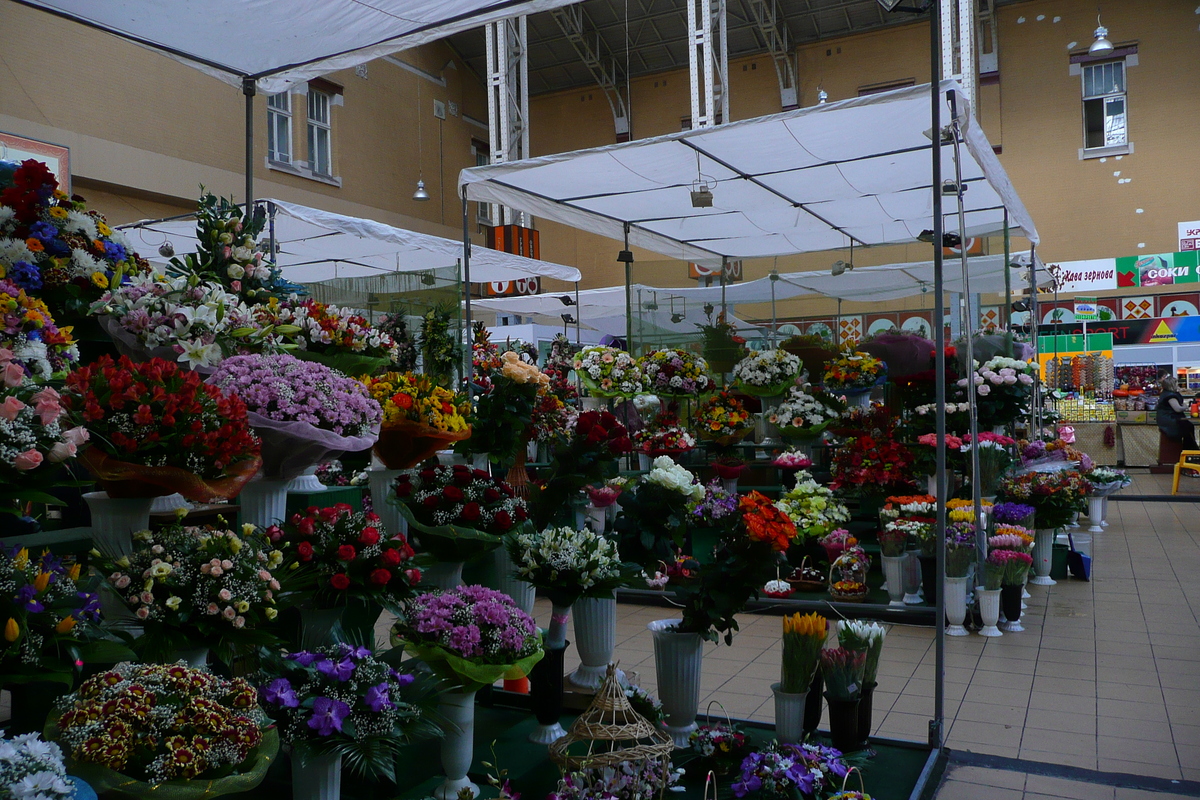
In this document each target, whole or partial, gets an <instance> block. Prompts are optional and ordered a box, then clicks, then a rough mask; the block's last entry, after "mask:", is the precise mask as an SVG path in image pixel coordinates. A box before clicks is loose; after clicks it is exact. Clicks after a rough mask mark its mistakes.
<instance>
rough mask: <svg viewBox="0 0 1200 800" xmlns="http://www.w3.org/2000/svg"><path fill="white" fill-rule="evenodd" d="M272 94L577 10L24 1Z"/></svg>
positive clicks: (529, 4)
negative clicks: (527, 19)
mask: <svg viewBox="0 0 1200 800" xmlns="http://www.w3.org/2000/svg"><path fill="white" fill-rule="evenodd" d="M14 2H18V3H21V4H22V5H27V6H31V7H33V8H38V9H41V10H43V11H48V12H50V13H51V14H55V15H57V16H60V17H66V18H67V19H70V20H74V21H75V22H79V23H81V24H83V25H87V26H88V27H91V28H98V29H100V30H102V31H106V32H108V33H111V34H113V35H114V36H119V37H121V38H122V39H128V40H129V41H131V42H135V43H137V44H140V45H142V46H144V47H148V48H150V49H152V50H157V51H159V52H160V53H163V54H165V55H168V56H170V57H171V58H174V59H175V60H177V61H180V62H182V63H184V64H187V65H188V66H191V67H195V68H196V69H198V70H200V71H201V72H203V73H205V74H207V75H211V76H213V77H214V78H217V79H218V80H222V81H224V82H226V83H229V84H232V85H234V86H237V87H242V86H243V85H244V82H245V81H246V80H247V79H249V80H251V81H255V82H257V86H258V89H259V90H260V91H263V92H268V93H272V94H274V93H276V92H282V91H283V90H285V89H286V88H287V87H288V86H290V85H291V84H294V83H299V82H303V81H306V80H309V79H310V78H316V77H318V76H320V75H324V74H326V73H329V72H334V71H336V70H340V69H350V68H351V67H355V66H357V65H359V64H365V63H366V62H368V61H372V60H374V59H376V58H381V57H383V56H386V55H390V54H392V53H396V52H399V51H401V50H405V49H407V48H410V47H416V46H418V45H422V44H426V43H428V42H432V41H436V40H438V39H444V38H445V37H447V36H450V35H452V34H455V33H458V32H460V31H464V30H469V29H471V28H476V27H479V26H481V25H484V24H486V23H489V22H495V21H497V20H500V19H504V18H507V17H515V16H519V15H522V14H534V13H537V12H539V11H548V10H550V9H553V8H558V7H559V6H564V5H568V4H569V3H571V2H574V0H372V2H369V3H365V2H362V0H288V2H280V0H255V1H254V2H247V0H190V2H166V3H164V2H163V0H103V1H102V2H100V1H98V0H14Z"/></svg>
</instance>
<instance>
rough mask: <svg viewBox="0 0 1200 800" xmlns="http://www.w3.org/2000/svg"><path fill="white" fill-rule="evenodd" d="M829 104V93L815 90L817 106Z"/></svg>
mask: <svg viewBox="0 0 1200 800" xmlns="http://www.w3.org/2000/svg"><path fill="white" fill-rule="evenodd" d="M827 102H829V92H827V91H825V90H824V89H817V105H819V106H823V105H825V104H826V103H827Z"/></svg>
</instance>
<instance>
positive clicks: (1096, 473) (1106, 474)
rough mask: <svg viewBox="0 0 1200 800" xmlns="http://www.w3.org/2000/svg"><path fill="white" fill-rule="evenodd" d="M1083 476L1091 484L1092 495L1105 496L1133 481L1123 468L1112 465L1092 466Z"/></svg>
mask: <svg viewBox="0 0 1200 800" xmlns="http://www.w3.org/2000/svg"><path fill="white" fill-rule="evenodd" d="M1084 477H1085V478H1086V479H1087V481H1088V483H1090V484H1091V485H1092V496H1093V497H1107V496H1108V495H1110V494H1112V493H1113V492H1116V491H1118V490H1120V489H1124V488H1125V487H1126V486H1129V485H1130V484H1131V483H1133V479H1132V478H1130V477H1129V476H1128V475H1126V474H1125V470H1123V469H1114V468H1113V467H1093V468H1092V469H1091V471H1089V472H1088V473H1086V474H1085V475H1084Z"/></svg>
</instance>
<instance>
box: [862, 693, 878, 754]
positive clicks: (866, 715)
mask: <svg viewBox="0 0 1200 800" xmlns="http://www.w3.org/2000/svg"><path fill="white" fill-rule="evenodd" d="M877 685H878V684H876V683H864V684H863V687H862V693H861V694H860V695H859V698H858V747H859V749H860V750H861V749H864V748H866V747H868V746H870V744H871V727H872V726H871V722H872V720H871V699H872V698H873V697H874V696H875V687H876V686H877Z"/></svg>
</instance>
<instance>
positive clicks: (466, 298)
mask: <svg viewBox="0 0 1200 800" xmlns="http://www.w3.org/2000/svg"><path fill="white" fill-rule="evenodd" d="M469 217H470V208H469V204H468V203H467V187H466V186H463V192H462V227H463V257H462V265H461V267H462V272H461V277H462V282H463V324H464V325H465V326H466V329H467V348H466V350H467V351H466V354H465V355H464V356H463V378H464V379H465V380H466V383H467V395H468V396H471V395H472V394H473V392H472V390H471V386H472V378H474V377H475V376H474V375H473V374H472V365H473V364H474V363H475V353H474V348H473V347H472V343H471V226H470V219H469Z"/></svg>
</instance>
